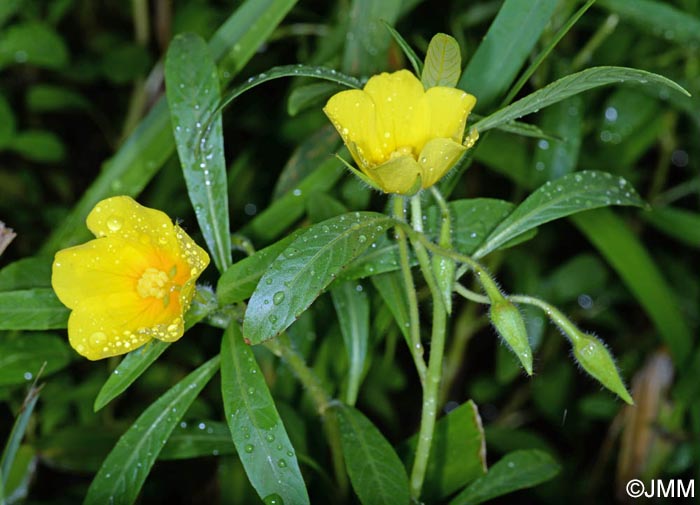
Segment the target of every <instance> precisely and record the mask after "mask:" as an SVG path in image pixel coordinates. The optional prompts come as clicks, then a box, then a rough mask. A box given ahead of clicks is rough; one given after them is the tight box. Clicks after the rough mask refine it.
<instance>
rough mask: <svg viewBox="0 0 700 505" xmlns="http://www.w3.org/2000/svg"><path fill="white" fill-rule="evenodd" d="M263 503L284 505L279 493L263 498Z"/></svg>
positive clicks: (266, 504)
mask: <svg viewBox="0 0 700 505" xmlns="http://www.w3.org/2000/svg"><path fill="white" fill-rule="evenodd" d="M263 503H264V504H265V505H284V501H283V500H282V497H281V496H280V495H278V494H277V493H273V494H270V495H267V496H266V497H265V498H263Z"/></svg>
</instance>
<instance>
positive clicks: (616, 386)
mask: <svg viewBox="0 0 700 505" xmlns="http://www.w3.org/2000/svg"><path fill="white" fill-rule="evenodd" d="M577 333H578V334H577V335H568V336H569V337H570V340H571V344H572V346H573V349H574V357H575V358H576V361H578V362H579V364H580V365H581V366H582V367H583V369H584V370H585V371H586V372H588V373H589V374H590V375H591V376H592V377H593V378H594V379H596V380H597V381H598V382H600V383H601V384H602V385H603V386H605V387H606V388H608V389H609V390H610V391H612V392H613V393H615V394H616V395H617V396H619V397H620V398H622V399H623V400H624V401H625V402H627V403H628V404H630V405H633V404H634V401H633V400H632V397H631V396H630V394H629V393H628V392H627V388H626V387H625V385H624V384H623V383H622V379H621V378H620V374H619V373H618V372H617V367H616V366H615V360H614V359H613V357H612V355H611V354H610V352H609V351H608V349H607V347H606V346H605V344H604V343H603V342H601V341H600V340H598V339H597V338H596V337H594V336H592V335H588V334H586V333H583V332H581V331H577ZM567 334H568V332H567Z"/></svg>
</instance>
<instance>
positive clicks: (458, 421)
mask: <svg viewBox="0 0 700 505" xmlns="http://www.w3.org/2000/svg"><path fill="white" fill-rule="evenodd" d="M485 443H486V442H485V440H484V429H483V427H482V425H481V417H480V416H479V410H478V409H477V407H476V405H475V404H474V402H473V401H471V400H469V401H468V402H466V403H463V404H462V405H460V406H459V407H457V408H456V409H454V410H452V411H450V413H449V414H447V415H446V416H444V417H443V418H441V419H440V420H439V421H438V422H437V423H435V432H434V434H433V445H432V447H431V449H430V459H429V460H428V468H427V469H426V473H425V482H424V484H423V493H422V494H421V499H422V500H423V501H425V502H426V503H437V502H439V501H440V500H442V499H444V498H446V497H447V496H449V495H451V494H452V493H454V492H455V491H457V490H458V489H460V488H462V487H463V486H465V485H467V484H469V483H470V482H472V481H473V480H474V479H477V478H478V477H481V476H482V475H484V474H485V473H486V445H485ZM417 444H418V435H414V436H412V437H411V438H410V439H408V440H407V441H406V442H404V443H403V444H401V447H400V455H401V456H402V458H403V460H404V462H405V463H406V467H409V466H410V465H411V464H412V462H413V455H414V452H415V450H416V445H417Z"/></svg>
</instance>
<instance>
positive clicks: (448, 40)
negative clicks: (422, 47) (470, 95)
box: [420, 33, 462, 89]
mask: <svg viewBox="0 0 700 505" xmlns="http://www.w3.org/2000/svg"><path fill="white" fill-rule="evenodd" d="M461 71H462V56H461V55H460V53H459V44H457V41H456V40H455V39H453V38H452V37H450V36H449V35H445V34H444V33H438V34H436V35H435V36H434V37H433V38H432V40H431V41H430V45H429V46H428V53H427V54H426V55H425V67H424V68H423V73H422V74H421V77H420V79H421V82H422V83H423V86H424V87H425V89H428V88H432V87H433V86H447V87H450V88H453V87H455V86H456V85H457V81H459V75H460V73H461Z"/></svg>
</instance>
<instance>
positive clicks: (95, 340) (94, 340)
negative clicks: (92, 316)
mask: <svg viewBox="0 0 700 505" xmlns="http://www.w3.org/2000/svg"><path fill="white" fill-rule="evenodd" d="M89 340H90V345H91V346H93V347H100V346H101V345H102V344H104V343H105V342H106V341H107V335H105V334H104V333H103V332H101V331H96V332H95V333H93V334H92V335H90V339H89Z"/></svg>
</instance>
